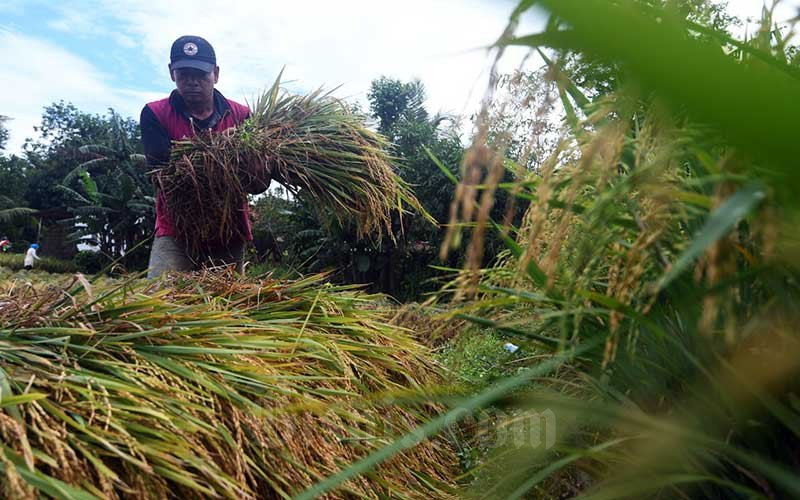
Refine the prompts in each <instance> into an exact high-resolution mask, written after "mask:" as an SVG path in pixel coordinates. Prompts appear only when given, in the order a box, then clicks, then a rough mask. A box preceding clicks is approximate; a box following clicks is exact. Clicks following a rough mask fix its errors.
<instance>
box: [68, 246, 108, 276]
mask: <svg viewBox="0 0 800 500" xmlns="http://www.w3.org/2000/svg"><path fill="white" fill-rule="evenodd" d="M104 260H105V259H103V256H102V255H101V254H100V252H93V251H91V250H81V251H80V252H78V253H77V254H75V257H73V258H72V263H73V264H74V265H75V267H76V268H77V269H78V270H79V271H80V272H82V273H84V274H95V273H97V272H100V270H101V269H103V267H105V264H104Z"/></svg>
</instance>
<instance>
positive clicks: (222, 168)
mask: <svg viewBox="0 0 800 500" xmlns="http://www.w3.org/2000/svg"><path fill="white" fill-rule="evenodd" d="M280 78H281V77H280V75H279V76H278V79H277V80H276V81H275V83H274V84H273V85H272V87H270V88H269V89H267V90H266V91H265V92H264V93H263V94H261V95H260V96H259V97H258V98H257V99H256V100H255V102H254V103H253V106H252V111H251V117H250V118H249V119H248V120H246V121H245V122H244V123H242V124H241V125H240V126H238V127H236V128H233V129H229V130H227V131H225V132H223V133H218V134H207V133H206V134H199V135H198V136H196V137H195V138H192V139H190V140H185V141H178V142H176V143H175V144H173V147H172V150H171V158H170V162H169V165H167V166H164V167H163V168H160V169H159V170H157V171H155V181H156V184H157V187H158V189H159V190H160V192H161V193H163V195H164V197H165V199H166V204H167V209H168V211H169V214H170V216H171V217H172V220H173V222H174V224H175V228H176V231H177V233H178V234H179V235H181V236H182V237H183V238H184V239H186V240H187V242H188V243H189V247H190V249H192V250H195V251H199V250H201V249H202V248H203V247H204V246H207V245H209V244H211V243H214V242H226V241H229V240H232V239H237V240H243V239H244V238H245V237H246V228H245V227H244V225H243V224H242V217H241V211H242V210H243V209H244V207H245V206H246V203H247V193H248V192H254V191H255V192H258V191H262V190H263V189H265V186H266V185H267V184H268V183H269V180H270V179H275V180H277V181H279V182H281V183H282V184H284V185H285V186H286V187H287V188H289V189H290V190H291V191H292V192H294V193H297V192H299V191H304V192H305V195H307V196H310V197H311V199H313V200H314V202H315V206H316V207H317V208H318V209H319V210H320V212H322V211H323V210H325V209H327V212H329V213H330V214H332V215H333V217H334V218H335V219H336V220H338V221H339V222H340V223H344V222H345V221H353V222H355V224H356V228H357V233H358V235H359V237H369V238H373V239H376V240H379V239H380V238H381V237H382V234H383V232H384V231H386V233H387V234H389V235H390V236H391V235H392V233H393V230H392V213H393V212H395V211H397V212H398V213H399V214H400V215H402V210H403V208H402V207H403V204H404V203H405V204H408V205H410V206H411V207H413V208H415V209H416V210H418V211H420V212H421V213H423V214H425V212H424V210H423V209H422V207H421V206H420V205H419V202H418V201H417V200H416V198H415V197H414V195H413V193H412V191H411V189H410V187H409V186H408V184H407V183H405V182H404V181H403V180H402V179H401V178H400V176H399V175H398V174H397V172H396V171H395V168H394V166H393V160H394V159H393V158H392V157H391V156H390V155H389V153H388V149H389V143H388V141H387V140H386V138H385V137H383V136H381V135H380V134H378V133H376V132H374V131H372V130H369V129H368V128H367V127H366V126H365V124H364V122H363V118H362V117H360V116H358V115H356V114H353V113H352V112H350V111H349V110H348V109H347V107H346V105H345V104H344V103H343V102H342V101H340V100H338V99H336V98H335V97H333V96H332V95H331V94H330V93H329V92H324V91H323V90H322V89H319V90H316V91H314V92H311V93H309V94H307V95H293V94H289V93H288V92H285V91H284V90H283V89H282V88H281V87H280V83H281V80H280ZM425 215H427V214H425Z"/></svg>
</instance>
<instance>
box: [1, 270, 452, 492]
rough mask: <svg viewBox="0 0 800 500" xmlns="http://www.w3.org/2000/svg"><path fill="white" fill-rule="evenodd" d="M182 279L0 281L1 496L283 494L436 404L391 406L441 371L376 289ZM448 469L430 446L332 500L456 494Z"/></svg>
mask: <svg viewBox="0 0 800 500" xmlns="http://www.w3.org/2000/svg"><path fill="white" fill-rule="evenodd" d="M172 280H173V281H172V282H171V283H170V286H169V287H167V288H158V285H156V284H154V283H152V282H147V281H135V280H131V281H123V282H115V281H106V282H102V283H99V284H98V283H95V284H91V285H90V284H88V283H87V287H81V288H80V290H81V291H80V292H78V293H73V294H71V295H70V296H66V295H65V288H64V286H63V285H64V283H60V284H56V285H48V286H42V285H41V284H33V283H30V282H25V281H21V280H18V279H13V277H12V279H10V280H7V281H6V282H4V284H3V285H2V288H0V324H2V325H3V326H2V328H0V367H2V368H1V371H0V389H1V390H2V392H1V396H2V397H1V398H0V406H2V409H3V411H2V412H1V413H0V436H1V437H2V440H1V441H0V442H1V443H2V450H0V476H2V477H3V479H0V484H2V487H3V488H5V494H6V496H13V497H22V498H24V497H25V495H28V494H30V495H35V494H37V493H38V494H46V495H49V496H52V497H55V498H182V499H183V498H289V497H291V496H293V495H295V494H296V493H297V492H299V491H302V490H303V489H305V488H307V487H309V486H310V485H312V484H314V483H315V482H316V481H318V480H319V479H321V478H322V477H324V476H326V475H329V474H333V473H335V472H337V471H338V470H339V469H340V468H341V466H342V465H343V464H346V463H349V462H351V461H354V460H358V459H359V458H361V457H363V456H365V455H366V454H368V453H369V452H370V451H371V450H373V449H375V448H376V447H378V446H380V445H381V444H384V443H387V442H390V441H391V440H392V439H393V438H394V437H395V436H397V435H401V434H404V433H405V432H407V431H409V430H410V429H412V428H413V427H414V426H416V425H417V424H418V423H419V422H421V421H423V420H424V418H426V417H429V416H433V415H435V414H436V413H438V411H439V408H438V406H436V405H434V404H427V403H425V402H424V401H422V402H420V401H418V402H416V403H408V402H406V403H402V404H401V403H397V404H391V403H389V402H388V401H390V400H391V398H392V395H393V394H396V393H407V392H408V391H419V390H423V389H424V388H425V387H426V386H428V385H431V384H433V383H435V382H437V380H438V376H437V374H436V371H435V369H433V368H432V366H433V363H432V361H431V360H430V359H429V358H428V357H427V355H426V354H425V349H424V348H423V347H421V346H420V345H419V344H417V343H416V342H415V341H414V340H413V339H412V338H411V337H410V336H409V335H408V334H407V333H406V332H405V331H403V330H402V329H398V328H397V327H395V326H391V325H389V324H388V323H387V321H388V319H389V317H388V316H384V313H382V312H381V311H380V310H366V309H365V307H364V306H365V304H368V303H369V302H371V301H374V300H375V299H376V297H375V296H371V295H366V294H362V293H360V292H359V291H358V290H357V289H356V288H355V287H348V286H333V285H329V284H326V283H325V282H324V276H313V277H309V278H305V279H302V280H298V281H293V282H284V281H276V280H270V279H263V280H260V281H240V280H238V279H236V278H234V277H233V276H232V275H229V274H213V273H210V272H207V273H203V274H195V275H189V276H176V277H173V278H172ZM90 291H91V293H89V292H90ZM451 464H453V457H452V452H451V451H450V450H449V447H448V446H447V445H446V444H445V442H444V441H441V440H433V441H429V442H426V443H424V444H422V445H420V446H418V447H416V448H414V449H411V450H408V451H407V452H406V453H405V454H404V455H403V456H402V457H398V458H397V459H395V460H393V461H390V462H387V463H386V464H385V465H384V466H383V467H381V468H380V469H378V470H377V471H376V472H375V474H374V475H370V476H364V477H361V478H357V479H354V480H352V481H349V482H348V483H347V484H345V485H344V486H343V487H342V488H341V489H340V490H337V491H336V492H334V493H333V494H332V495H331V497H337V498H339V497H366V498H379V497H394V498H420V497H428V498H443V497H448V496H449V495H450V494H449V493H448V491H450V490H449V488H450V487H449V486H448V481H449V480H448V478H449V477H450V474H451V466H452V465H451ZM423 478H425V479H424V480H423ZM431 488H433V489H431ZM76 491H77V492H79V494H78V493H75V492H76ZM80 495H82V496H80Z"/></svg>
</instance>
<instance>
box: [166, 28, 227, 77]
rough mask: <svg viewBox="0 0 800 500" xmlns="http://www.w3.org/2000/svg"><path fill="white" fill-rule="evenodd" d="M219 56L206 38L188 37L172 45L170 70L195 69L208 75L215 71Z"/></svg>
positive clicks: (181, 38) (179, 39)
mask: <svg viewBox="0 0 800 500" xmlns="http://www.w3.org/2000/svg"><path fill="white" fill-rule="evenodd" d="M216 66H217V55H216V54H215V53H214V47H212V46H211V44H210V43H208V42H207V41H206V40H205V38H201V37H199V36H191V35H186V36H182V37H180V38H178V39H177V40H175V41H174V42H173V43H172V50H170V53H169V69H170V70H174V69H180V68H195V69H199V70H201V71H205V72H206V73H210V72H211V71H214V68H215V67H216Z"/></svg>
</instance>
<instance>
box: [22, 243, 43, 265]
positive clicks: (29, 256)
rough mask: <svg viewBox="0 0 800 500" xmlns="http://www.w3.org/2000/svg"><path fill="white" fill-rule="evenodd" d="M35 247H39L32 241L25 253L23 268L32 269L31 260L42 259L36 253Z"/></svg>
mask: <svg viewBox="0 0 800 500" xmlns="http://www.w3.org/2000/svg"><path fill="white" fill-rule="evenodd" d="M37 248H39V245H37V244H36V243H34V244H33V245H31V247H30V248H29V249H28V251H27V252H26V253H25V262H24V264H25V269H28V270H30V269H33V261H34V260H42V259H40V258H39V256H38V255H36V249H37Z"/></svg>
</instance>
